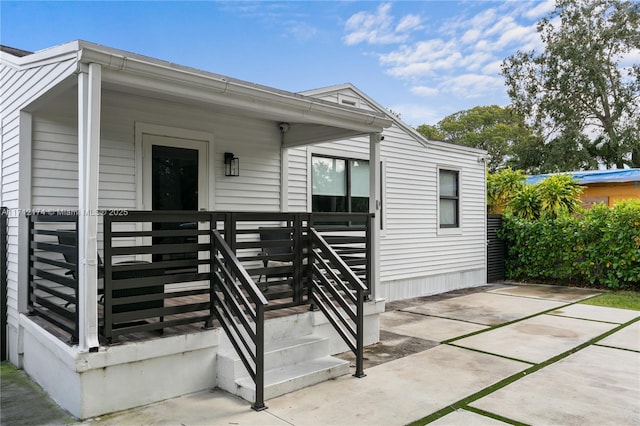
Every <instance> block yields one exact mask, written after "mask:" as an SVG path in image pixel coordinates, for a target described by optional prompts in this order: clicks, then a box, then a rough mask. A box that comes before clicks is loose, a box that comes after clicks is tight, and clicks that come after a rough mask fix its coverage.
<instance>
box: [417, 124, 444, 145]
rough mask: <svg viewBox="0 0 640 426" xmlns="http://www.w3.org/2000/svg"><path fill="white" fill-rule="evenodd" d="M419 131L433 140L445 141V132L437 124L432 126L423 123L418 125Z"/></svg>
mask: <svg viewBox="0 0 640 426" xmlns="http://www.w3.org/2000/svg"><path fill="white" fill-rule="evenodd" d="M416 130H417V131H418V133H420V134H422V136H424V137H425V138H427V139H431V140H432V141H443V140H444V139H445V135H444V133H442V132H441V131H440V130H439V129H438V127H437V126H432V125H430V124H422V125H420V126H418V127H416Z"/></svg>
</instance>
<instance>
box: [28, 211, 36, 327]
mask: <svg viewBox="0 0 640 426" xmlns="http://www.w3.org/2000/svg"><path fill="white" fill-rule="evenodd" d="M34 226H35V225H34V216H33V215H32V214H27V234H28V237H27V238H28V239H29V244H28V245H29V247H28V250H27V251H28V252H29V253H28V256H29V261H28V262H27V277H29V288H28V290H27V308H28V309H29V313H31V314H32V313H33V305H34V302H35V300H34V287H35V282H34V281H35V277H34V276H33V255H34V247H33V246H34V244H33V242H34V238H35V232H34Z"/></svg>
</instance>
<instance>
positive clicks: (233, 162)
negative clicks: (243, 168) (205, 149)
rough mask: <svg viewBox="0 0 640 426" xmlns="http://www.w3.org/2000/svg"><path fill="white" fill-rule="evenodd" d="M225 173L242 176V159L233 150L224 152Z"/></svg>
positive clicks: (226, 174)
mask: <svg viewBox="0 0 640 426" xmlns="http://www.w3.org/2000/svg"><path fill="white" fill-rule="evenodd" d="M224 175H225V176H240V159H239V158H238V157H236V156H235V155H233V153H231V152H225V153H224Z"/></svg>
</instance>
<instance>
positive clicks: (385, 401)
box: [267, 345, 528, 425]
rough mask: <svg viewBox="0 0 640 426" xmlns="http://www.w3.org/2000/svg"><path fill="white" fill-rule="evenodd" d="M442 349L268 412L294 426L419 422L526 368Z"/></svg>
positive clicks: (301, 395)
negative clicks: (432, 413)
mask: <svg viewBox="0 0 640 426" xmlns="http://www.w3.org/2000/svg"><path fill="white" fill-rule="evenodd" d="M527 367H528V365H527V364H525V363H520V362H517V361H512V360H507V359H504V358H499V357H495V356H492V355H487V354H482V353H478V352H473V351H468V350H465V349H461V348H456V347H452V346H447V345H440V346H437V347H435V348H433V349H429V350H427V351H424V352H420V353H417V354H414V355H410V356H407V357H404V358H401V359H397V360H395V361H391V362H388V363H386V364H381V365H378V366H376V367H372V368H370V369H368V370H367V371H366V373H367V377H364V378H362V379H356V378H353V377H350V376H345V377H341V378H339V379H336V380H332V381H328V382H324V383H321V384H319V385H316V386H313V387H310V388H306V389H301V390H299V391H296V392H293V393H290V394H287V395H283V396H281V397H278V398H275V399H272V400H269V401H268V403H267V405H268V406H269V411H270V412H271V413H272V414H274V415H276V416H277V417H279V418H281V419H283V420H286V421H287V422H289V423H291V424H295V425H334V424H344V425H347V424H348V425H355V424H363V425H400V424H407V423H409V422H412V421H414V420H417V419H420V418H422V417H424V416H425V415H427V414H429V413H431V412H434V411H437V410H440V409H442V408H444V407H447V406H448V405H450V404H452V403H454V402H456V401H458V400H460V399H462V398H464V397H465V396H467V395H469V394H471V393H473V392H475V391H477V390H479V389H482V388H484V387H486V386H490V385H492V384H494V383H496V382H498V381H500V380H502V379H503V378H506V377H508V376H511V375H513V374H515V373H517V372H519V371H522V370H524V369H525V368H527Z"/></svg>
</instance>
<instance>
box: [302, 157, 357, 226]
mask: <svg viewBox="0 0 640 426" xmlns="http://www.w3.org/2000/svg"><path fill="white" fill-rule="evenodd" d="M311 169H312V177H311V180H312V193H311V195H312V206H311V210H312V211H314V212H349V213H367V212H368V211H369V162H368V161H366V160H353V159H346V158H331V157H317V156H313V157H312V158H311Z"/></svg>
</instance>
